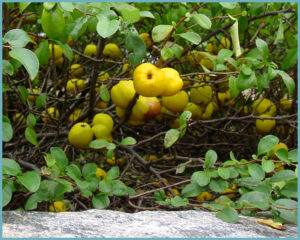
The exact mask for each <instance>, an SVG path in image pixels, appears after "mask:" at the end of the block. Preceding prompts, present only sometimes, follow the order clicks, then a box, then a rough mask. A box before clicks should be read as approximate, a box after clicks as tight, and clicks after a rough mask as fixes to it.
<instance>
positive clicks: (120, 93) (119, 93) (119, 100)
mask: <svg viewBox="0 0 300 240" xmlns="http://www.w3.org/2000/svg"><path fill="white" fill-rule="evenodd" d="M134 95H135V89H134V85H133V81H132V80H129V81H124V80H122V81H120V82H119V83H118V84H116V85H114V86H113V87H112V89H111V100H112V102H113V103H114V104H115V105H116V106H117V107H120V108H124V109H126V108H127V107H128V105H129V103H130V101H131V100H132V99H133V97H134Z"/></svg>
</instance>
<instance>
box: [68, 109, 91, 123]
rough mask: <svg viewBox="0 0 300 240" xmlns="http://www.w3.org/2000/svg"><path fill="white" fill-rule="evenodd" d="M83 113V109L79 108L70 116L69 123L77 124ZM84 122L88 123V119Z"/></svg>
mask: <svg viewBox="0 0 300 240" xmlns="http://www.w3.org/2000/svg"><path fill="white" fill-rule="evenodd" d="M81 112H82V109H79V108H77V109H75V110H74V112H73V113H71V114H70V116H69V123H72V122H75V121H76V119H77V118H79V116H80V114H81ZM83 121H84V122H87V121H88V119H87V118H86V119H84V120H83Z"/></svg>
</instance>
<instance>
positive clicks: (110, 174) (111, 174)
mask: <svg viewBox="0 0 300 240" xmlns="http://www.w3.org/2000/svg"><path fill="white" fill-rule="evenodd" d="M119 175H120V170H119V167H116V166H115V167H112V168H111V169H109V171H108V172H107V173H106V177H108V178H110V179H116V178H117V177H119Z"/></svg>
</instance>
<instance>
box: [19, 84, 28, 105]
mask: <svg viewBox="0 0 300 240" xmlns="http://www.w3.org/2000/svg"><path fill="white" fill-rule="evenodd" d="M18 90H19V92H20V94H21V98H22V100H23V102H26V100H27V98H28V95H29V93H28V90H27V89H26V88H25V87H24V86H18Z"/></svg>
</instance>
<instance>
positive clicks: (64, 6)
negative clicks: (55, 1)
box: [59, 2, 75, 12]
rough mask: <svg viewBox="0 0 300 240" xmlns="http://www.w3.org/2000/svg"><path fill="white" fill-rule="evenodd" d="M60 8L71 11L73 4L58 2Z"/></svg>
mask: <svg viewBox="0 0 300 240" xmlns="http://www.w3.org/2000/svg"><path fill="white" fill-rule="evenodd" d="M59 4H60V6H61V8H62V9H63V10H65V11H67V12H73V10H74V8H75V6H74V4H73V3H72V2H60V3H59Z"/></svg>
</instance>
